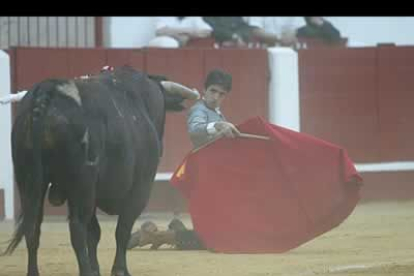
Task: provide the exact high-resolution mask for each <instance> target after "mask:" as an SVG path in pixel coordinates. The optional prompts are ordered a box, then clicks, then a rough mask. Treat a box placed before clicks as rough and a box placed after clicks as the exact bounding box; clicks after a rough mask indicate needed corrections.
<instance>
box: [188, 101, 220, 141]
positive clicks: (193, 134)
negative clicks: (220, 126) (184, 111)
mask: <svg viewBox="0 0 414 276" xmlns="http://www.w3.org/2000/svg"><path fill="white" fill-rule="evenodd" d="M207 119H208V117H207V114H206V113H205V112H204V111H203V110H201V109H197V108H192V109H191V110H190V112H189V114H188V117H187V130H188V134H189V135H190V139H191V141H192V142H193V145H194V146H195V147H198V146H200V145H201V144H204V143H206V142H208V140H210V139H212V138H213V137H215V136H214V131H211V127H210V128H209V131H210V133H211V134H210V133H209V132H208V131H207V125H208V121H207ZM210 126H211V125H210Z"/></svg>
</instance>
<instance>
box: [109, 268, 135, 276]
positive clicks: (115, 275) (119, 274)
mask: <svg viewBox="0 0 414 276" xmlns="http://www.w3.org/2000/svg"><path fill="white" fill-rule="evenodd" d="M111 276H131V274H129V272H128V271H125V270H114V269H112V272H111Z"/></svg>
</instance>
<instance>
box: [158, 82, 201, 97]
mask: <svg viewBox="0 0 414 276" xmlns="http://www.w3.org/2000/svg"><path fill="white" fill-rule="evenodd" d="M161 85H162V87H164V89H165V90H166V91H168V92H170V93H172V94H179V95H181V96H183V97H184V98H186V99H190V100H197V99H199V98H200V93H198V91H197V90H195V89H190V88H188V87H186V86H184V85H181V84H179V83H176V82H172V81H162V82H161Z"/></svg>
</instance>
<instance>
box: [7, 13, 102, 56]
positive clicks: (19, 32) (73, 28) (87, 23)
mask: <svg viewBox="0 0 414 276" xmlns="http://www.w3.org/2000/svg"><path fill="white" fill-rule="evenodd" d="M96 27H97V17H51V16H48V17H0V49H7V48H9V47H12V46H27V47H59V48H60V47H75V48H76V47H82V48H92V47H96V46H99V42H98V43H97V41H96V40H97V33H96V32H97V28H96Z"/></svg>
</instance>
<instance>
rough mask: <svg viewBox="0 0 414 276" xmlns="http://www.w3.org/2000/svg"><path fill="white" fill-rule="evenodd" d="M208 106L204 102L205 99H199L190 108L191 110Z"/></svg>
mask: <svg viewBox="0 0 414 276" xmlns="http://www.w3.org/2000/svg"><path fill="white" fill-rule="evenodd" d="M206 108H207V107H206V106H205V104H204V103H203V101H201V100H199V101H197V102H196V103H195V104H193V106H192V107H191V108H190V112H191V111H194V110H198V109H206Z"/></svg>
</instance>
